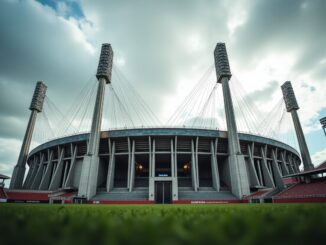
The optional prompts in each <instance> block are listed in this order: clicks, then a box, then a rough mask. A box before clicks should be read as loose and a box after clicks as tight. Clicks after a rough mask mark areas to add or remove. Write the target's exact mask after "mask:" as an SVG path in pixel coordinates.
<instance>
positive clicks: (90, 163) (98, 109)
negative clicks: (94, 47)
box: [78, 43, 113, 199]
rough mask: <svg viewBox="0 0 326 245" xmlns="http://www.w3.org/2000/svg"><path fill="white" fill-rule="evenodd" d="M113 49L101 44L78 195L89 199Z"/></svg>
mask: <svg viewBox="0 0 326 245" xmlns="http://www.w3.org/2000/svg"><path fill="white" fill-rule="evenodd" d="M112 63H113V51H112V48H111V45H110V44H107V43H105V44H103V45H102V50H101V55H100V60H99V64H98V68H97V73H96V78H97V79H98V82H99V83H98V89H97V95H96V101H95V107H94V113H93V119H92V128H91V132H90V136H89V141H88V147H87V154H86V155H85V156H84V159H83V165H82V172H81V176H80V183H79V189H78V195H79V196H82V197H86V198H87V199H90V198H91V197H92V196H94V195H95V194H96V186H97V175H98V167H99V156H98V151H99V145H100V134H101V124H102V113H103V103H104V94H105V85H106V84H108V83H111V76H112Z"/></svg>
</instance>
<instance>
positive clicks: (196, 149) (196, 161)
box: [195, 137, 200, 188]
mask: <svg viewBox="0 0 326 245" xmlns="http://www.w3.org/2000/svg"><path fill="white" fill-rule="evenodd" d="M198 142H199V137H196V143H195V164H196V180H197V187H198V188H199V187H200V183H199V167H198Z"/></svg>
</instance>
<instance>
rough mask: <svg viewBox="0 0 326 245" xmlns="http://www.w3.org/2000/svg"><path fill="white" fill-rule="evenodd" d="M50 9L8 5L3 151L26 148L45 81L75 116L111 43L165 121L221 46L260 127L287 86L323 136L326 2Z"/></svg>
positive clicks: (1, 25)
mask: <svg viewBox="0 0 326 245" xmlns="http://www.w3.org/2000/svg"><path fill="white" fill-rule="evenodd" d="M40 2H42V4H41V3H40ZM46 2H47V1H42V0H40V1H39V2H37V1H31V0H27V1H0V32H1V33H2V34H1V36H0V43H1V45H0V53H1V56H0V124H1V126H2V127H1V129H0V141H1V140H2V142H5V141H7V140H17V139H22V137H23V133H24V130H25V127H26V124H27V120H28V115H29V112H28V110H27V109H28V106H29V103H30V99H31V96H32V93H33V89H34V86H35V82H36V81H38V80H44V81H45V83H46V84H47V85H48V88H49V89H48V93H47V94H48V96H49V97H50V98H51V100H52V101H53V102H55V104H56V106H57V107H58V108H60V109H61V111H63V112H64V111H66V110H67V109H68V108H69V107H70V105H71V104H72V102H73V98H75V97H76V96H78V93H79V91H80V90H81V89H82V88H83V87H84V85H85V84H86V83H87V82H88V81H89V80H90V79H89V78H90V77H94V73H95V70H96V65H97V60H98V54H99V49H100V44H101V43H103V42H110V43H111V44H112V47H113V49H114V57H115V58H114V61H115V65H116V66H119V69H121V70H122V72H123V73H124V74H125V76H126V77H127V78H128V80H129V81H130V82H131V83H132V85H133V87H135V88H136V89H137V91H138V92H139V93H140V94H141V96H142V98H143V99H144V100H145V101H146V102H147V104H149V105H150V107H151V109H152V110H153V111H154V112H155V114H156V115H157V116H158V117H159V118H160V119H161V121H166V120H167V119H168V118H169V117H170V116H171V114H172V111H173V109H175V108H177V107H178V105H179V103H181V102H182V99H183V98H184V97H185V96H186V95H187V94H188V93H189V92H190V91H191V88H192V87H193V86H194V85H195V84H196V83H197V82H198V81H199V80H200V78H201V77H202V74H204V72H205V71H206V70H207V67H210V66H211V65H212V64H213V62H214V58H213V50H214V48H215V45H216V42H220V41H222V42H226V43H227V49H228V54H229V57H230V64H231V70H232V73H233V75H234V77H236V78H238V79H239V80H238V82H239V83H240V84H241V85H242V87H243V88H244V90H243V91H242V92H244V93H245V95H246V96H245V97H246V98H248V99H250V100H251V101H253V102H254V103H256V105H257V107H259V110H261V111H263V115H261V114H259V113H258V114H259V117H260V118H263V117H266V116H267V115H268V113H269V110H271V109H272V108H273V106H274V105H275V103H277V101H278V100H279V99H280V98H281V97H282V94H281V91H280V89H279V86H280V85H281V84H282V83H283V82H284V81H286V80H291V81H292V84H293V87H294V90H295V92H296V96H297V100H298V103H299V105H300V110H299V115H300V118H301V120H302V123H303V127H304V130H305V132H306V133H307V132H312V131H314V130H315V129H317V124H316V121H318V120H317V119H318V117H319V116H320V111H322V109H323V108H326V105H325V99H326V98H325V93H324V87H325V79H324V78H325V75H326V72H325V69H324V67H325V60H326V50H325V49H324V43H326V33H325V32H324V23H326V15H325V14H324V13H325V12H326V2H325V1H322V0H315V1H304V0H285V1H284V0H275V1H258V0H257V1H251V0H250V1H249V0H237V1H224V0H220V1H172V0H171V1H156V0H154V1H146V0H140V1H131V0H126V1H99V0H98V1H89V0H83V1H78V0H76V1H57V2H55V3H56V4H55V5H53V6H49V5H47V4H46ZM214 76H215V75H214ZM212 79H213V80H212V81H213V82H214V79H216V77H212ZM115 81H117V80H115ZM236 111H238V109H236ZM216 113H219V115H221V114H223V113H221V111H220V110H219V111H218V112H216ZM240 117H243V115H242V116H239V118H240ZM207 118H210V117H209V115H207ZM242 119H243V118H241V120H242ZM239 120H240V119H239ZM208 121H209V120H208ZM209 122H211V121H209ZM317 123H318V122H317ZM203 124H204V121H203ZM220 124H221V123H220ZM3 125H5V126H3ZM288 126H289V127H291V124H290V123H289V124H288ZM240 127H241V125H240ZM18 149H19V146H17V147H16V149H15V152H16V153H15V154H12V155H15V156H17V154H18V153H17V152H18ZM3 154H4V155H3V158H2V159H1V161H0V164H1V166H4V165H6V166H9V165H8V164H10V166H13V164H14V162H15V161H16V160H15V159H13V158H12V157H11V156H10V157H9V156H8V157H5V156H7V155H8V154H5V153H3ZM1 171H2V170H1ZM5 171H7V170H5Z"/></svg>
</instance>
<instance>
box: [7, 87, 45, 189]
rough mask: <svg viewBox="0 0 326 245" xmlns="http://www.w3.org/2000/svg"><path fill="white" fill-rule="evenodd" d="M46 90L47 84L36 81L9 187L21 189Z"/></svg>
mask: <svg viewBox="0 0 326 245" xmlns="http://www.w3.org/2000/svg"><path fill="white" fill-rule="evenodd" d="M46 90H47V86H46V85H45V84H44V83H43V82H42V81H39V82H37V83H36V87H35V90H34V95H33V98H32V101H31V105H30V107H29V109H30V110H31V115H30V117H29V121H28V125H27V129H26V132H25V136H24V140H23V144H22V147H21V149H20V153H19V157H18V161H17V164H16V166H15V168H14V171H13V173H12V177H11V182H10V186H9V188H10V189H21V188H22V186H23V180H24V175H25V170H26V161H27V156H28V152H29V148H30V145H31V141H32V136H33V131H34V127H35V121H36V117H37V113H39V112H41V111H42V109H43V102H44V98H45V93H46Z"/></svg>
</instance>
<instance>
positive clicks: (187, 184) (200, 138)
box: [3, 43, 326, 204]
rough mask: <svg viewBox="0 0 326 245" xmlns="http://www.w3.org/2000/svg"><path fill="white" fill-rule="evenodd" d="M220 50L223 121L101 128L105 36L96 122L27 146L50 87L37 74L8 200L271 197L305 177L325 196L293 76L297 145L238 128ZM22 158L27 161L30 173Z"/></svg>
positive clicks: (107, 60) (107, 78) (109, 55)
mask: <svg viewBox="0 0 326 245" xmlns="http://www.w3.org/2000/svg"><path fill="white" fill-rule="evenodd" d="M214 58H215V70H216V77H217V82H215V83H216V84H221V86H222V91H223V102H224V103H223V106H224V113H225V114H224V115H225V119H226V128H227V129H226V130H221V129H212V128H208V129H207V128H200V127H197V128H196V127H187V126H180V127H171V126H165V127H134V128H124V129H111V130H102V127H101V123H102V121H103V118H102V117H103V116H102V114H103V113H102V112H103V103H104V94H105V86H106V85H107V84H109V85H110V83H111V74H112V63H113V51H112V49H111V46H110V45H109V44H103V46H102V51H101V56H100V61H99V66H98V70H97V74H96V77H97V79H98V87H97V93H96V102H95V103H94V108H93V109H94V110H93V111H94V112H93V116H92V121H91V130H90V132H87V133H79V134H74V135H68V136H63V137H59V138H56V139H52V140H49V141H46V142H44V143H42V144H40V145H38V146H37V147H35V148H34V149H32V150H31V151H30V152H29V148H30V144H31V138H32V135H33V129H34V124H35V121H36V117H37V114H39V113H42V109H43V101H44V98H45V93H46V90H47V87H46V85H45V84H44V83H43V82H38V83H37V86H36V89H35V92H34V96H33V99H32V103H31V106H30V110H31V117H30V121H29V124H28V127H27V130H26V135H25V138H24V141H23V146H22V149H21V153H20V156H19V159H18V163H17V165H16V167H15V169H14V172H13V175H12V180H11V183H10V188H9V189H7V190H5V194H3V195H5V198H6V199H7V201H8V202H50V203H108V204H109V203H139V204H145V203H162V204H167V203H241V202H250V201H251V202H260V201H262V200H263V201H264V202H272V201H273V198H274V197H276V198H275V200H284V199H282V198H280V196H282V195H284V193H286V192H287V191H288V190H289V189H292V191H293V188H294V187H295V186H300V185H301V184H303V183H314V185H316V186H317V187H315V188H316V189H314V191H313V192H312V194H313V195H314V194H316V193H317V194H316V195H317V196H311V195H310V194H309V195H310V198H311V197H312V198H317V199H313V200H315V201H316V200H319V201H325V200H326V193H323V192H324V190H325V189H326V188H324V187H325V181H324V178H323V173H324V172H325V171H326V167H325V166H324V165H322V166H321V167H320V168H319V169H315V170H314V167H313V165H312V163H311V160H310V156H309V152H308V148H307V145H306V142H305V139H304V135H303V132H302V129H301V125H300V121H299V118H298V115H297V110H298V109H299V107H298V104H297V102H296V99H295V95H294V92H293V89H292V86H291V83H290V82H286V83H284V85H282V92H283V96H284V102H285V106H286V110H287V112H290V113H291V116H292V119H293V123H294V126H295V130H296V135H297V139H298V143H299V147H300V153H299V152H298V151H297V149H295V148H294V147H293V146H290V145H289V144H287V143H284V142H282V141H280V140H277V139H273V138H271V137H266V136H263V135H261V134H253V133H242V132H239V130H238V126H237V120H236V115H235V112H234V106H233V101H232V96H231V92H230V88H229V80H230V78H231V76H232V74H231V71H230V68H229V62H228V56H227V52H226V48H225V44H223V43H218V44H217V45H216V49H215V51H214ZM214 89H215V86H214ZM204 107H205V108H207V107H208V103H206V104H205V105H204ZM109 116H110V115H109ZM26 165H28V167H29V170H28V173H27V175H26V176H25V168H26ZM302 168H303V169H304V171H301V170H300V169H302ZM314 171H317V172H314ZM320 174H321V175H320ZM316 183H317V184H316ZM308 189H309V190H310V188H308ZM316 190H317V191H316ZM299 194H300V193H299ZM296 195H297V194H296ZM277 196H278V198H277ZM290 197H293V196H290ZM307 200H308V199H307ZM309 200H310V201H311V199H309ZM280 202H282V201H280Z"/></svg>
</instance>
